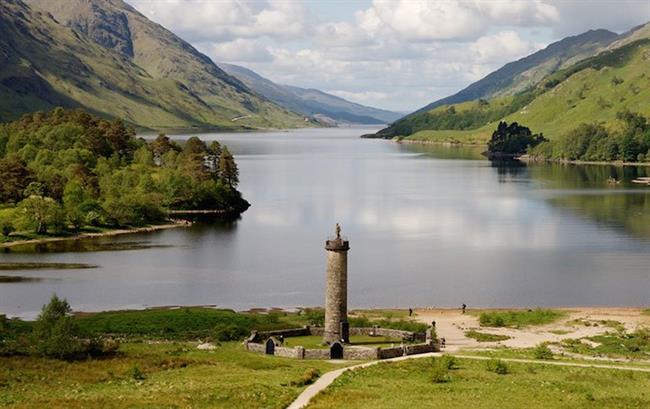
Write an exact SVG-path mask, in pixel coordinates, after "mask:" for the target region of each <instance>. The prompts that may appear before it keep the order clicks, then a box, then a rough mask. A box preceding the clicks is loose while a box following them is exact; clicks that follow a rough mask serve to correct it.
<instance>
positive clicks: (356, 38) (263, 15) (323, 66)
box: [126, 0, 650, 112]
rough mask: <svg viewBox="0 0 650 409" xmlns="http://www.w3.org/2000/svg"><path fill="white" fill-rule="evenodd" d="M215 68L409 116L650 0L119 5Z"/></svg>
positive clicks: (623, 26) (620, 23)
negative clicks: (236, 69)
mask: <svg viewBox="0 0 650 409" xmlns="http://www.w3.org/2000/svg"><path fill="white" fill-rule="evenodd" d="M126 1H127V2H128V3H130V4H131V5H132V6H134V7H135V8H136V9H138V11H140V12H141V13H143V14H144V15H146V16H147V17H148V18H150V19H151V20H153V21H155V22H157V23H159V24H161V25H163V26H164V27H166V28H168V29H170V30H171V31H173V32H174V33H176V34H177V35H179V36H180V37H181V38H183V39H184V40H186V41H188V42H189V43H191V44H192V45H193V46H194V47H196V48H197V49H198V50H200V51H201V52H203V53H205V54H206V55H208V56H209V57H211V58H212V59H213V60H214V61H215V62H216V63H217V64H218V63H220V62H227V63H231V64H237V65H241V66H244V67H246V68H250V69H252V70H253V71H255V72H257V73H258V74H260V75H262V76H264V77H266V78H268V79H270V80H272V81H274V82H277V83H280V84H288V85H295V86H300V87H305V88H316V89H320V90H323V91H325V92H329V93H331V94H334V95H337V96H340V97H343V98H346V99H348V100H351V101H354V102H358V103H361V104H364V105H370V106H375V107H379V108H384V109H389V110H393V111H398V112H411V111H413V110H415V109H418V108H420V107H422V106H424V105H426V104H428V103H430V102H432V101H435V100H437V99H439V98H442V97H445V96H448V95H451V94H453V93H455V92H457V91H459V90H460V89H462V88H464V87H465V86H467V85H469V84H470V83H472V82H474V81H476V80H478V79H480V78H482V77H483V76H485V75H487V74H488V73H490V72H491V71H494V70H495V69H498V68H499V67H501V66H503V65H504V64H506V63H508V62H510V61H513V60H516V59H519V58H522V57H525V56H526V55H528V54H531V53H533V52H535V51H537V50H539V49H541V48H544V47H546V46H547V45H548V44H550V43H552V42H554V41H557V40H560V39H562V38H564V37H566V36H569V35H576V34H580V33H582V32H585V31H587V30H590V29H597V28H604V29H608V30H611V31H615V32H617V33H621V32H624V31H627V30H629V29H630V28H632V27H634V26H636V25H639V24H643V23H645V22H648V21H650V0H428V1H427V0H359V1H342V0H311V1H298V0H256V1H248V0H126Z"/></svg>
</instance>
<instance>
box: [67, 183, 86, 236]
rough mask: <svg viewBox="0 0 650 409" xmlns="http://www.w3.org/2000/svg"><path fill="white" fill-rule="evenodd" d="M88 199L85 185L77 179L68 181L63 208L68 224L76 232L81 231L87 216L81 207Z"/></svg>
mask: <svg viewBox="0 0 650 409" xmlns="http://www.w3.org/2000/svg"><path fill="white" fill-rule="evenodd" d="M86 199H87V197H86V192H85V190H84V187H83V184H82V183H81V182H80V181H79V180H77V179H72V180H70V181H68V183H67V184H66V185H65V189H64V191H63V208H64V210H65V214H66V218H67V220H68V222H69V223H70V224H71V225H72V226H73V227H74V229H75V230H79V229H80V228H81V226H82V225H83V223H84V220H85V214H84V212H83V210H82V208H81V206H82V204H83V203H84V202H85V201H86Z"/></svg>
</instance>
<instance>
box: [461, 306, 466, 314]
mask: <svg viewBox="0 0 650 409" xmlns="http://www.w3.org/2000/svg"><path fill="white" fill-rule="evenodd" d="M462 309H463V314H465V310H466V309H467V304H465V303H463V307H462Z"/></svg>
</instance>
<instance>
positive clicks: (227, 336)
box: [214, 324, 249, 341]
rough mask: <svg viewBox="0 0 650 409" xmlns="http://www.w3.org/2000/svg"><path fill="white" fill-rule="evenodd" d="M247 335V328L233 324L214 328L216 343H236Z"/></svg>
mask: <svg viewBox="0 0 650 409" xmlns="http://www.w3.org/2000/svg"><path fill="white" fill-rule="evenodd" d="M248 333H249V331H248V328H247V327H245V326H241V325H235V324H219V325H217V326H216V327H215V328H214V338H215V339H216V340H217V341H237V340H239V339H242V338H244V337H245V336H246V335H248Z"/></svg>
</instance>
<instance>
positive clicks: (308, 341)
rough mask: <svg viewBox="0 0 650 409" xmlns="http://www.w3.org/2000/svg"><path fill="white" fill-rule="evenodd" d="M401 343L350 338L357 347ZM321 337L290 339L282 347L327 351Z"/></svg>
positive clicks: (357, 337) (387, 340) (364, 337)
mask: <svg viewBox="0 0 650 409" xmlns="http://www.w3.org/2000/svg"><path fill="white" fill-rule="evenodd" d="M401 342H402V340H401V339H398V338H389V337H371V336H369V335H353V336H350V344H352V345H357V346H367V347H371V346H378V347H386V346H390V344H396V345H399V344H400V343H401ZM322 343H323V337H322V336H317V335H307V336H303V337H291V338H285V339H284V346H287V347H295V346H302V347H305V348H317V349H327V348H329V346H327V345H322Z"/></svg>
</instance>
